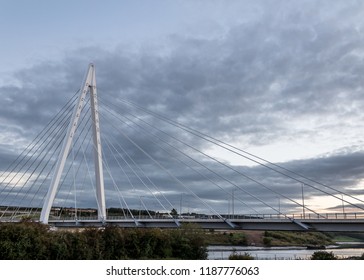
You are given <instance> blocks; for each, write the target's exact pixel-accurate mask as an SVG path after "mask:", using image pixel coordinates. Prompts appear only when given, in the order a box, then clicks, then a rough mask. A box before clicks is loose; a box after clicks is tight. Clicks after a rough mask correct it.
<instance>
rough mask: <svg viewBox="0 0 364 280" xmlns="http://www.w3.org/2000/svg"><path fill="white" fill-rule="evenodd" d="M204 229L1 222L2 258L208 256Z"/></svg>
mask: <svg viewBox="0 0 364 280" xmlns="http://www.w3.org/2000/svg"><path fill="white" fill-rule="evenodd" d="M204 240H205V238H204V232H203V231H202V230H200V229H198V228H196V226H193V225H186V226H183V227H182V228H180V229H176V230H160V229H140V228H132V229H123V228H118V227H106V228H105V229H95V228H89V229H85V230H83V231H63V230H62V231H50V230H49V227H48V226H46V225H43V224H39V223H35V222H30V221H27V222H23V223H17V224H15V223H1V224H0V259H3V260H16V259H19V260H29V259H32V260H33V259H51V260H76V259H78V260H102V259H104V260H117V259H206V258H207V249H206V246H205V245H204Z"/></svg>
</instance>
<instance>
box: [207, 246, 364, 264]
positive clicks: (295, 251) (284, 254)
mask: <svg viewBox="0 0 364 280" xmlns="http://www.w3.org/2000/svg"><path fill="white" fill-rule="evenodd" d="M207 249H208V259H209V260H226V259H228V258H229V256H230V255H231V254H232V253H233V252H235V253H236V254H244V253H248V254H250V255H251V256H252V257H254V259H257V260H297V259H303V260H307V259H310V258H311V256H312V254H313V253H314V252H315V251H327V252H333V254H334V255H335V256H337V257H338V258H339V259H342V258H347V257H352V256H356V257H359V256H361V255H362V254H364V242H350V243H349V242H341V243H337V245H333V246H327V247H326V249H321V250H308V249H307V248H306V247H271V248H267V247H256V246H209V247H208V248H207Z"/></svg>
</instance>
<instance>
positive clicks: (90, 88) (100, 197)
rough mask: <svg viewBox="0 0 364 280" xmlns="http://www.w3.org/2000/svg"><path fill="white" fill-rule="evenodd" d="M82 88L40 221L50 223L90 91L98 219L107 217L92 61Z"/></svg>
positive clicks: (101, 219) (102, 219)
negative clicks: (53, 206) (50, 214)
mask: <svg viewBox="0 0 364 280" xmlns="http://www.w3.org/2000/svg"><path fill="white" fill-rule="evenodd" d="M81 89H82V91H81V92H80V96H79V99H78V103H77V104H76V107H75V110H74V112H73V115H72V118H71V122H70V124H69V127H68V131H67V134H66V137H65V139H64V142H63V146H62V150H61V152H60V154H59V157H58V161H57V165H56V169H55V171H54V174H53V178H52V181H51V184H50V187H49V190H48V193H47V195H46V198H45V201H44V204H43V208H42V212H41V214H40V222H42V223H44V224H48V219H49V213H50V211H51V208H52V204H53V201H54V198H55V196H56V193H57V189H58V186H59V183H60V179H61V175H62V172H63V169H64V166H65V163H66V159H67V156H68V154H69V152H70V149H71V145H72V142H73V138H74V135H75V132H76V129H77V125H78V121H79V119H80V115H81V111H82V107H83V105H84V101H85V97H86V95H87V94H88V93H89V94H90V99H91V115H92V132H93V144H94V151H95V177H96V199H97V205H98V219H99V220H100V221H104V220H105V219H106V206H105V191H104V176H103V168H102V149H101V138H100V123H99V111H98V102H97V90H96V78H95V66H94V65H93V64H92V63H91V64H90V65H89V67H88V71H87V74H86V77H85V80H84V82H83V83H82V86H81Z"/></svg>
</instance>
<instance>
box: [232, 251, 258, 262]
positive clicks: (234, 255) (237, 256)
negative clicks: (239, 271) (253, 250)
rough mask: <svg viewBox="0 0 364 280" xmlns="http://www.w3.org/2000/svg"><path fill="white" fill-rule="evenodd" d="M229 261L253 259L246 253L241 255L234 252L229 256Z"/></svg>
mask: <svg viewBox="0 0 364 280" xmlns="http://www.w3.org/2000/svg"><path fill="white" fill-rule="evenodd" d="M229 260H254V257H253V256H252V255H250V254H249V253H247V252H245V253H244V254H242V255H241V254H237V253H236V252H234V253H232V254H231V255H230V256H229Z"/></svg>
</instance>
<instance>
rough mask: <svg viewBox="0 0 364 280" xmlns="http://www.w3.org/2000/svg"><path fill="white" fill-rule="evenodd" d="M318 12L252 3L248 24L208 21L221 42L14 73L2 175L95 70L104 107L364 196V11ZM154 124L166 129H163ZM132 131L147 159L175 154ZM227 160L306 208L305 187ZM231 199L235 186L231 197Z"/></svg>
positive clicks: (258, 191)
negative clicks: (164, 123) (177, 125)
mask: <svg viewBox="0 0 364 280" xmlns="http://www.w3.org/2000/svg"><path fill="white" fill-rule="evenodd" d="M316 4H317V3H316V2H315V1H300V3H289V4H287V3H286V2H285V1H268V2H266V1H265V2H258V4H253V3H249V9H247V10H249V13H245V14H244V15H245V17H243V18H241V19H240V20H239V21H234V22H233V23H232V22H225V23H224V24H222V23H221V22H219V21H216V22H209V23H207V24H206V26H205V27H204V30H212V29H213V27H217V28H215V29H214V32H211V33H202V32H198V31H196V32H190V33H186V34H181V33H176V34H171V35H170V36H167V37H164V38H162V39H161V40H159V41H158V42H145V43H143V44H142V45H141V46H139V47H138V48H135V47H131V46H127V45H119V46H118V47H115V48H114V49H113V50H106V49H105V48H102V47H98V46H97V45H95V46H92V47H85V48H79V49H76V50H70V51H68V52H66V53H65V54H64V56H63V57H62V59H59V60H58V61H45V62H42V63H39V64H36V65H33V66H31V67H29V68H27V69H24V70H21V71H18V72H16V73H14V75H13V80H14V81H16V82H14V83H13V84H8V85H3V86H2V87H1V88H0V94H1V99H2V104H3V105H2V108H1V111H0V120H1V124H0V127H1V129H2V131H3V132H4V133H3V134H2V136H1V138H0V139H1V145H0V156H1V168H2V169H4V168H5V167H6V166H7V164H8V163H9V161H10V160H11V158H15V154H16V153H17V152H19V150H21V148H22V147H25V145H26V144H27V143H29V141H30V139H32V138H34V136H35V135H36V134H37V132H38V131H40V130H41V128H42V127H43V126H44V125H45V124H46V123H47V121H48V120H49V118H50V117H51V116H52V115H53V114H54V112H56V111H57V110H59V108H61V107H62V106H63V104H65V102H66V101H67V100H68V99H69V98H70V97H71V96H72V95H73V93H74V92H76V90H77V88H78V87H79V85H80V84H81V80H82V77H83V75H84V71H85V68H86V66H87V64H88V63H89V62H90V61H92V62H94V63H95V65H96V71H97V83H98V91H99V96H100V100H101V101H102V100H105V103H107V104H114V105H118V106H120V107H122V106H124V105H122V103H121V99H123V100H130V101H132V102H134V103H136V104H138V105H139V106H142V107H144V108H147V109H150V110H152V111H156V112H159V113H162V114H163V115H165V116H168V117H169V118H171V119H173V120H176V121H179V122H182V123H184V124H186V125H188V126H190V127H193V128H195V129H197V130H199V131H202V132H203V133H206V134H208V135H212V136H214V137H216V138H219V139H223V140H224V141H226V142H229V143H233V144H234V145H236V146H239V147H242V148H244V149H247V150H249V151H254V152H257V153H258V154H259V155H260V156H263V157H264V158H267V159H269V160H273V161H278V162H280V164H282V165H284V166H285V167H287V168H289V169H292V170H295V171H297V172H299V173H302V174H304V175H305V176H307V177H310V178H313V179H315V180H317V181H320V182H323V183H325V184H327V185H330V186H333V187H335V188H338V189H340V190H346V191H348V190H350V189H354V191H356V192H357V194H360V195H361V194H362V193H361V192H360V190H359V189H358V188H360V187H361V186H362V185H361V178H362V176H363V168H362V166H361V162H362V159H363V153H362V151H361V150H362V146H363V141H362V140H361V139H362V133H361V131H363V125H362V124H363V116H362V113H361V112H362V110H361V109H362V108H363V105H364V100H363V97H362V96H363V79H362V77H361V73H363V72H364V66H363V65H364V63H363V59H364V50H363V45H364V44H363V43H364V42H363V41H364V36H363V27H364V26H363V19H362V17H361V14H362V11H363V8H364V7H363V4H362V3H361V2H358V1H348V2H345V3H344V2H341V1H320V4H319V5H318V6H317V5H316ZM234 5H238V6H239V4H236V3H235V4H234ZM253 11H255V12H253ZM122 108H124V109H125V110H129V109H127V108H128V107H125V106H124V107H122ZM132 112H133V111H132ZM105 113H106V112H105ZM144 117H145V116H144ZM150 121H151V122H152V123H153V124H154V125H159V123H158V121H157V120H155V119H150ZM102 125H103V124H102ZM124 129H125V131H128V132H129V133H130V135H131V136H130V137H131V138H133V139H135V141H137V142H138V143H140V144H141V145H142V146H143V147H144V149H145V150H146V151H148V154H150V155H153V156H155V157H157V158H159V157H162V156H164V155H165V153H164V152H161V151H160V148H159V147H158V145H156V144H155V143H153V142H151V141H150V139H149V138H148V137H147V136H145V135H143V134H142V133H140V132H138V131H137V130H133V129H130V128H128V127H127V126H125V127H124ZM165 129H167V130H168V131H169V132H172V131H173V130H174V129H173V128H171V127H169V128H165ZM103 132H104V133H105V134H107V133H113V132H114V133H115V129H113V127H112V126H110V125H108V124H105V125H104V126H103ZM177 137H179V136H177ZM192 138H193V137H192ZM110 139H115V138H110ZM111 141H114V142H115V141H117V140H111ZM193 141H194V146H195V147H196V148H197V149H199V150H202V151H209V152H213V151H214V149H215V148H213V147H212V146H211V145H210V144H208V143H206V142H205V141H202V140H201V139H194V140H193ZM125 143H126V144H124V145H125V146H124V148H125V149H126V150H127V151H128V152H129V153H130V154H131V155H133V156H134V158H135V160H136V161H137V162H140V163H141V164H143V161H145V157H144V155H143V153H141V152H140V150H138V149H137V147H136V146H135V145H132V144H131V143H130V142H129V143H128V141H125ZM181 149H183V150H185V149H186V147H183V148H182V147H181ZM213 154H214V152H213ZM215 155H217V157H218V158H221V157H223V155H224V154H223V153H221V154H219V152H217V154H216V151H215ZM108 156H109V157H110V158H111V156H112V155H111V154H109V155H108ZM166 160H167V164H166V165H167V166H168V167H169V168H170V170H178V171H176V172H177V174H179V175H178V176H180V177H182V178H184V180H185V181H186V182H187V183H186V184H188V185H190V186H193V189H196V193H198V195H199V196H200V197H204V198H206V199H209V200H211V201H217V202H220V205H222V206H221V209H227V205H226V204H227V200H228V199H226V198H225V199H222V198H221V193H218V192H216V193H215V194H216V195H214V193H213V192H211V191H209V189H208V188H206V187H204V182H203V180H202V178H201V176H196V175H193V172H192V173H191V171H190V170H188V168H182V167H181V165H179V164H176V163H175V162H173V161H172V160H171V159H168V156H167V159H166ZM223 160H224V162H227V163H232V164H234V165H235V166H237V167H236V168H237V169H239V170H245V171H247V172H249V173H250V174H252V176H253V177H254V178H256V179H257V180H259V181H260V182H262V183H263V184H264V185H266V186H269V188H274V189H275V190H276V191H277V192H279V193H284V194H286V195H287V196H289V197H291V198H292V199H295V200H299V199H300V195H301V186H300V184H295V186H294V187H291V183H290V182H288V181H287V180H286V179H282V178H278V177H277V175H276V174H272V173H270V172H269V171H267V170H266V169H265V168H262V167H259V166H256V165H252V164H251V163H250V164H249V165H247V166H245V162H244V161H243V160H241V159H237V160H235V159H233V157H232V156H230V155H229V156H228V157H227V158H225V159H223ZM114 164H115V163H114ZM208 164H211V166H213V165H214V163H211V162H209V163H208ZM215 164H216V163H215ZM244 166H245V167H244ZM112 168H114V167H112ZM217 168H218V169H219V168H221V166H220V167H217ZM147 170H148V172H150V173H151V174H152V175H151V176H153V177H154V178H155V180H156V182H158V184H159V186H160V187H161V188H162V189H165V191H166V193H167V190H168V191H170V192H174V193H173V195H172V194H168V195H170V199H171V200H173V201H174V203H175V204H177V205H178V203H179V202H178V201H179V199H180V196H181V193H184V192H185V190H183V191H182V190H180V189H176V188H177V187H171V183H166V182H165V181H164V178H165V175H163V176H160V174H158V172H157V171H152V170H151V169H149V167H148V169H147ZM153 172H154V173H153ZM156 172H157V173H156ZM221 172H222V174H224V176H225V174H227V175H228V174H230V175H231V176H232V177H231V178H232V179H231V180H235V181H237V182H239V184H240V182H241V181H242V179H241V178H240V179H239V178H237V177H236V174H235V175H234V174H231V173H232V172H231V170H222V171H221ZM120 177H122V176H120ZM124 181H125V178H124ZM243 182H244V187H246V190H248V191H249V193H250V192H253V193H254V194H255V195H257V196H259V197H261V199H262V200H263V201H265V202H266V203H268V204H275V205H276V204H277V202H276V200H277V198H276V195H272V194H268V193H267V191H266V190H264V188H263V189H262V188H261V187H260V188H258V187H257V186H255V184H254V183H252V182H251V181H249V180H246V181H243ZM124 183H125V184H127V182H124ZM232 189H233V188H232V187H231V186H230V187H227V191H228V193H231V192H232ZM138 195H139V196H140V194H136V195H135V194H134V202H133V203H134V207H137V205H138V203H139V202H138ZM236 195H237V196H238V195H239V194H238V191H237V193H236ZM240 195H242V193H241V194H240ZM245 195H246V194H245ZM306 195H307V196H308V198H309V197H310V196H311V195H312V196H314V195H318V193H317V192H316V191H313V190H311V189H308V190H307V192H306ZM130 196H133V194H130ZM226 196H227V195H226ZM191 199H192V198H191ZM247 203H248V204H249V203H251V204H254V203H256V201H252V202H247ZM337 204H339V202H337ZM282 207H283V202H282ZM191 208H192V206H191Z"/></svg>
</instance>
